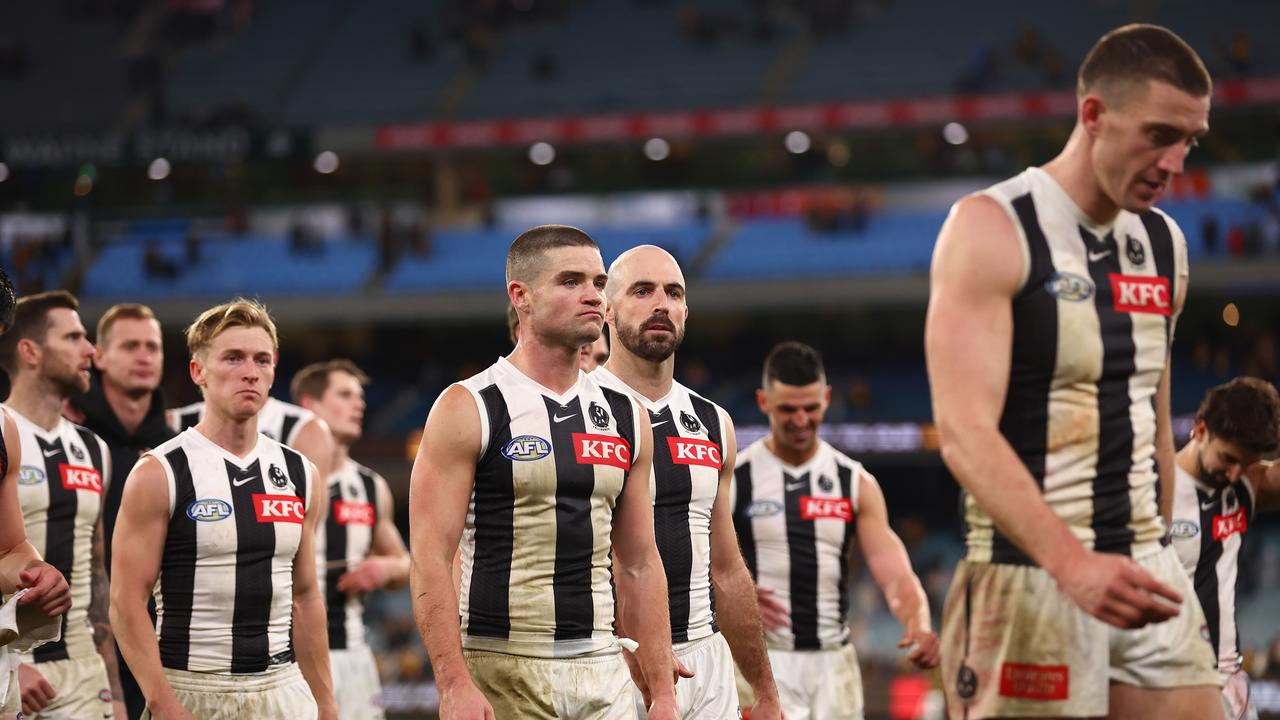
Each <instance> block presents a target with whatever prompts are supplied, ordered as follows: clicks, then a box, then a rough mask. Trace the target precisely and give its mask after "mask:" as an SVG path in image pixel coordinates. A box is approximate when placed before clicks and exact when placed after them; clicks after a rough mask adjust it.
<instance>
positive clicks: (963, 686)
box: [956, 665, 978, 700]
mask: <svg viewBox="0 0 1280 720" xmlns="http://www.w3.org/2000/svg"><path fill="white" fill-rule="evenodd" d="M977 694H978V674H977V673H975V672H974V671H973V668H971V667H969V666H968V665H961V666H960V672H958V673H956V695H959V696H960V697H961V698H962V699H964V700H969V699H972V698H973V696H974V695H977Z"/></svg>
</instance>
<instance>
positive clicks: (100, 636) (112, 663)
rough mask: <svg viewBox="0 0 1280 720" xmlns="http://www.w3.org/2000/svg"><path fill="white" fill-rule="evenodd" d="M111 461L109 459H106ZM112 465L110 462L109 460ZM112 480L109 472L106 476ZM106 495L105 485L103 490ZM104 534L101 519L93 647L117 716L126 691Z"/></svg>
mask: <svg viewBox="0 0 1280 720" xmlns="http://www.w3.org/2000/svg"><path fill="white" fill-rule="evenodd" d="M106 457H107V458H110V456H109V455H107V456H106ZM108 462H109V460H108ZM103 477H104V478H109V477H111V475H110V470H109V469H108V471H107V472H106V473H104V474H103ZM103 492H104V493H105V492H106V491H105V484H104V490H103ZM104 542H105V541H104V532H103V530H102V518H101V517H99V518H98V522H97V524H96V525H94V527H93V544H92V545H91V546H90V553H91V556H90V559H89V568H90V569H89V573H90V587H89V611H88V617H89V622H90V624H92V626H93V644H94V646H95V647H97V648H98V654H99V655H101V656H102V663H103V665H106V667H107V681H108V682H109V683H110V686H111V697H112V700H113V702H114V703H115V704H116V713H117V714H119V713H120V712H123V705H124V702H123V698H124V688H123V686H122V685H121V684H120V667H119V665H118V663H117V662H116V638H115V635H114V634H113V633H112V632H111V618H110V616H109V606H110V602H111V584H110V582H109V581H108V580H107V569H106V567H105V566H104V565H103V559H104V557H105V548H104Z"/></svg>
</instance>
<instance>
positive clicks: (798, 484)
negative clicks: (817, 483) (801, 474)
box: [787, 482, 809, 490]
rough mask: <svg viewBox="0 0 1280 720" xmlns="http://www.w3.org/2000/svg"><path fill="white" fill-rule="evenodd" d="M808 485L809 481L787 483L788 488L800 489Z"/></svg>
mask: <svg viewBox="0 0 1280 720" xmlns="http://www.w3.org/2000/svg"><path fill="white" fill-rule="evenodd" d="M808 485H809V483H803V482H798V483H787V489H788V490H799V489H800V488H803V487H807V486H808Z"/></svg>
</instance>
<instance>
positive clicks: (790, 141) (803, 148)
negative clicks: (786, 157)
mask: <svg viewBox="0 0 1280 720" xmlns="http://www.w3.org/2000/svg"><path fill="white" fill-rule="evenodd" d="M783 143H784V144H785V145H786V146H787V150H788V151H789V152H791V153H792V154H793V155H803V154H804V153H807V152H809V148H811V147H813V140H811V139H810V138H809V133H807V132H805V131H803V130H792V131H791V132H789V133H787V137H786V139H785V140H784V141H783Z"/></svg>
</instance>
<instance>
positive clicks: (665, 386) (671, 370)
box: [604, 343, 676, 400]
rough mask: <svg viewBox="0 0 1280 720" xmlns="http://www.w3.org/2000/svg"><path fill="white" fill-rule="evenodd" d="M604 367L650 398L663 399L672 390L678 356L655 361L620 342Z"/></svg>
mask: <svg viewBox="0 0 1280 720" xmlns="http://www.w3.org/2000/svg"><path fill="white" fill-rule="evenodd" d="M604 367H605V369H606V370H608V371H609V372H611V373H613V374H614V375H615V376H617V378H618V379H619V380H621V381H622V382H624V383H626V384H627V387H629V388H631V389H632V390H635V391H636V392H638V393H640V394H641V395H643V396H645V397H646V398H648V399H650V400H661V399H662V398H664V397H666V396H667V393H670V392H671V385H672V384H673V383H674V374H675V367H676V356H675V355H674V354H672V355H671V356H670V357H668V358H667V359H666V360H662V361H660V362H653V361H651V360H645V359H644V358H642V357H640V356H638V355H635V354H633V353H632V352H631V351H629V350H627V349H626V348H625V347H623V346H622V343H618V344H617V346H616V347H615V348H614V350H613V352H612V353H611V354H610V355H609V360H608V361H607V362H605V364H604Z"/></svg>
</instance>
